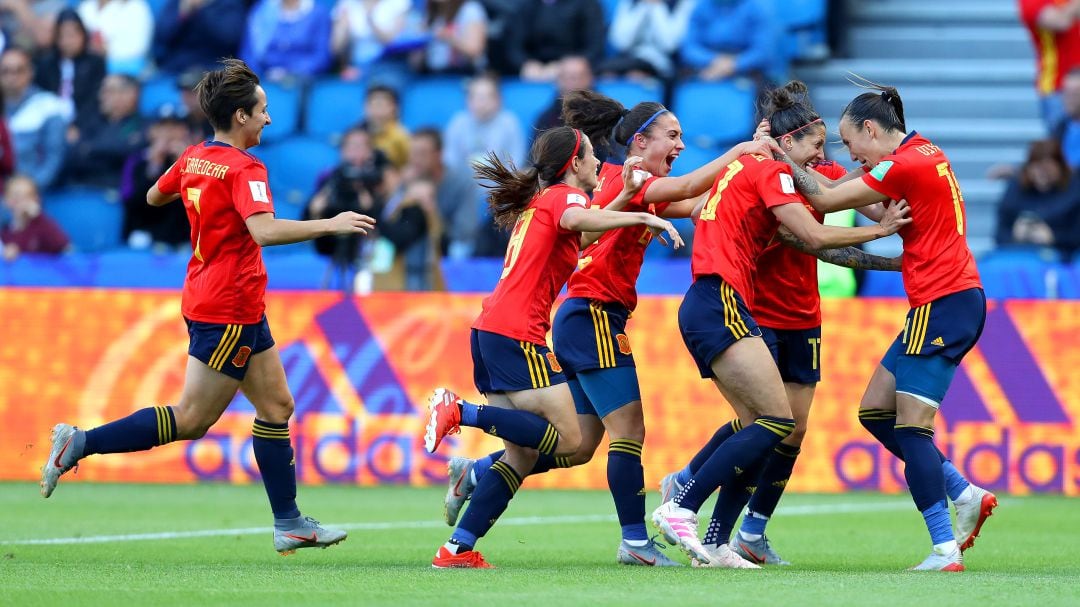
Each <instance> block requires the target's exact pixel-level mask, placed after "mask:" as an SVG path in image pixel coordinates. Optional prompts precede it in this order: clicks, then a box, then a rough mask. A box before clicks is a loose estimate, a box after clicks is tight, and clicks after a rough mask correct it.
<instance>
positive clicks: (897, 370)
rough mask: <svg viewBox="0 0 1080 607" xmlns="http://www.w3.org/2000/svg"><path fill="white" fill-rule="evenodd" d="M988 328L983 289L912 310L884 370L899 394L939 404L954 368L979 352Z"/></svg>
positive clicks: (963, 292) (890, 347) (889, 351)
mask: <svg viewBox="0 0 1080 607" xmlns="http://www.w3.org/2000/svg"><path fill="white" fill-rule="evenodd" d="M985 323H986V295H985V294H984V293H983V290H982V289H979V288H974V289H967V290H964V291H960V292H958V293H951V294H949V295H946V296H945V297H941V298H939V299H935V300H934V301H932V302H930V303H928V304H924V305H921V306H919V307H917V308H912V309H911V310H909V311H908V314H907V318H905V319H904V330H903V331H901V332H900V334H899V335H897V336H896V340H895V341H893V343H892V345H891V346H889V350H888V351H887V352H885V356H884V357H883V358H882V359H881V366H883V367H885V369H887V370H888V371H889V372H890V373H892V374H893V375H894V376H895V377H896V391H897V392H903V393H906V394H912V395H914V396H917V397H921V399H922V400H924V402H925V401H930V402H932V403H935V404H936V405H940V404H941V401H942V400H943V399H944V398H945V392H947V391H948V389H949V384H950V383H952V378H953V375H954V374H955V373H956V367H958V366H959V365H960V361H961V360H963V358H964V355H966V354H967V353H968V352H969V351H970V350H971V349H972V348H973V347H975V342H977V341H978V340H979V336H980V335H982V330H983V325H984V324H985ZM928 404H929V403H928Z"/></svg>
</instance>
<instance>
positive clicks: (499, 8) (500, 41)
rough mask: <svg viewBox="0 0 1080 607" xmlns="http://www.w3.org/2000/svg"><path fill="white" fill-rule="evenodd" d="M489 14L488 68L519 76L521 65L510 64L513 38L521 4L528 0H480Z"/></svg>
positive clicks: (486, 51)
mask: <svg viewBox="0 0 1080 607" xmlns="http://www.w3.org/2000/svg"><path fill="white" fill-rule="evenodd" d="M478 1H479V2H480V4H481V6H483V7H484V13H485V14H486V15H487V27H486V29H487V41H486V43H485V46H486V50H485V53H484V54H485V55H486V56H487V57H486V61H485V63H486V64H487V69H490V70H493V71H495V72H496V73H499V74H505V75H513V76H517V74H518V72H519V71H520V68H519V67H516V66H513V65H511V64H510V53H509V51H508V49H509V48H510V46H511V40H512V37H513V34H514V31H515V24H516V22H517V20H518V19H519V18H520V15H519V14H520V12H521V6H522V4H524V3H525V2H527V1H528V0H478Z"/></svg>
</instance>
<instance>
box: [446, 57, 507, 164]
mask: <svg viewBox="0 0 1080 607" xmlns="http://www.w3.org/2000/svg"><path fill="white" fill-rule="evenodd" d="M465 106H466V109H465V110H463V111H460V112H458V113H457V114H455V115H454V117H453V118H451V119H450V124H448V125H447V126H446V134H445V137H444V141H445V146H444V149H443V162H444V163H445V164H446V166H448V167H450V168H452V169H455V170H462V171H469V172H471V171H472V166H471V165H472V162H473V161H475V160H479V159H480V158H482V157H483V156H484V155H485V154H487V153H488V151H493V152H495V153H497V154H498V155H499V157H500V158H511V159H513V161H514V162H515V163H516V164H517V165H518V166H522V165H523V163H524V162H525V135H524V133H523V132H522V130H521V121H519V120H518V117H517V116H516V115H515V114H514V113H513V112H511V111H509V110H507V109H504V108H503V104H502V94H501V93H500V92H499V80H498V78H496V77H495V76H490V75H487V76H478V77H476V78H473V79H472V80H470V81H469V85H468V93H467V96H466V99H465Z"/></svg>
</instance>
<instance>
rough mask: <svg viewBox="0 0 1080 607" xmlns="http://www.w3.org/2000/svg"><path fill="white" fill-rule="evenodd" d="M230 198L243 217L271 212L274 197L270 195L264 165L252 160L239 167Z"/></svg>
mask: <svg viewBox="0 0 1080 607" xmlns="http://www.w3.org/2000/svg"><path fill="white" fill-rule="evenodd" d="M232 199H233V206H235V207H236V211H237V212H238V213H240V217H242V218H244V219H247V218H248V217H251V216H252V215H255V214H256V213H273V212H274V199H273V198H272V197H271V196H270V186H269V185H268V184H267V179H266V167H264V166H263V165H262V164H261V163H258V162H252V163H251V164H248V165H247V166H245V167H244V168H243V169H241V170H240V172H239V173H237V174H236V177H234V178H233V183H232Z"/></svg>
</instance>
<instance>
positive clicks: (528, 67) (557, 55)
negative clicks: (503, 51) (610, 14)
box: [507, 0, 607, 82]
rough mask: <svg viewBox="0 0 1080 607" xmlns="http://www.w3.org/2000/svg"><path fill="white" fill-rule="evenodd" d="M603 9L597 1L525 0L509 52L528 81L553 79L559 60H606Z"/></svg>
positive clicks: (596, 62) (511, 62)
mask: <svg viewBox="0 0 1080 607" xmlns="http://www.w3.org/2000/svg"><path fill="white" fill-rule="evenodd" d="M606 41H607V34H606V31H605V22H604V11H603V9H602V8H601V7H600V2H599V1H598V0H526V1H525V4H524V5H523V6H522V8H521V11H520V13H519V14H518V17H517V18H516V19H515V25H514V28H513V34H512V37H511V38H509V40H508V48H507V53H508V54H509V55H510V65H511V66H513V68H514V70H515V73H519V74H520V76H521V77H522V78H523V79H525V80H535V81H543V82H551V81H553V80H555V79H556V77H557V76H558V73H559V70H560V61H559V60H560V59H562V58H563V57H566V56H568V55H581V56H583V57H584V58H585V60H586V61H587V62H588V63H590V64H599V63H600V62H601V61H602V60H603V59H604V44H605V43H606Z"/></svg>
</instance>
